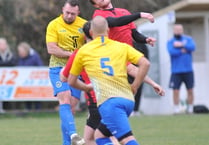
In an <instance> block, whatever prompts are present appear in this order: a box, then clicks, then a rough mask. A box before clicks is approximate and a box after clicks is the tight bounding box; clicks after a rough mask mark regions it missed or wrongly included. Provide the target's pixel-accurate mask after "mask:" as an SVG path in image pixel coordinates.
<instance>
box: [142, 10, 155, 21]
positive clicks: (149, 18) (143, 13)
mask: <svg viewBox="0 0 209 145" xmlns="http://www.w3.org/2000/svg"><path fill="white" fill-rule="evenodd" d="M140 14H141V18H145V19H148V20H149V21H150V22H151V23H154V22H155V20H154V16H153V15H152V14H150V13H145V12H141V13H140Z"/></svg>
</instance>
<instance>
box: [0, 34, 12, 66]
mask: <svg viewBox="0 0 209 145" xmlns="http://www.w3.org/2000/svg"><path fill="white" fill-rule="evenodd" d="M15 64H16V61H15V57H14V55H13V53H12V52H11V50H10V48H9V45H8V43H7V40H6V39H5V38H0V66H14V65H15Z"/></svg>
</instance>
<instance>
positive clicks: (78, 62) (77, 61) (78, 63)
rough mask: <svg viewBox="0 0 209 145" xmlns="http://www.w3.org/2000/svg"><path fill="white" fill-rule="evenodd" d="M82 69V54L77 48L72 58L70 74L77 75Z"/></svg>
mask: <svg viewBox="0 0 209 145" xmlns="http://www.w3.org/2000/svg"><path fill="white" fill-rule="evenodd" d="M82 70H83V63H82V56H81V53H79V50H78V52H77V54H76V56H75V58H74V60H73V64H72V67H71V69H70V74H72V75H75V76H78V75H80V73H81V71H82Z"/></svg>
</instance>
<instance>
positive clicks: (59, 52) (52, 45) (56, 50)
mask: <svg viewBox="0 0 209 145" xmlns="http://www.w3.org/2000/svg"><path fill="white" fill-rule="evenodd" d="M46 46H47V51H48V53H49V54H51V55H55V56H57V57H69V56H70V55H71V52H69V51H64V50H63V49H62V48H60V47H59V46H58V45H57V43H56V42H48V43H47V45H46Z"/></svg>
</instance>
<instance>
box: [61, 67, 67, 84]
mask: <svg viewBox="0 0 209 145" xmlns="http://www.w3.org/2000/svg"><path fill="white" fill-rule="evenodd" d="M64 69H65V67H63V68H62V69H61V71H60V80H61V81H62V82H67V78H66V77H65V76H64V75H63V71H64Z"/></svg>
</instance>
